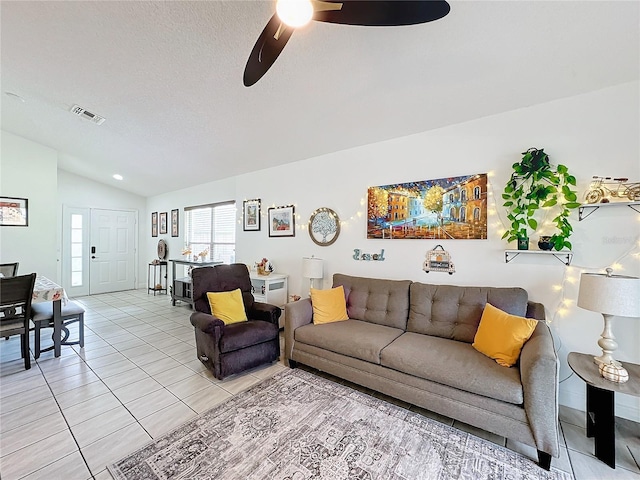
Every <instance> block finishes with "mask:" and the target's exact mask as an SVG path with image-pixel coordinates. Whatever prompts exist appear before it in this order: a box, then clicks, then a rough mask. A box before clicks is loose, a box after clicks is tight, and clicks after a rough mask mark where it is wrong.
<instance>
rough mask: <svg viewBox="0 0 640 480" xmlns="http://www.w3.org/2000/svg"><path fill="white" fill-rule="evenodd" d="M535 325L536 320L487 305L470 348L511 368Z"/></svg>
mask: <svg viewBox="0 0 640 480" xmlns="http://www.w3.org/2000/svg"><path fill="white" fill-rule="evenodd" d="M537 324H538V321H537V320H534V319H531V318H523V317H518V316H516V315H510V314H508V313H507V312H503V311H502V310H500V309H499V308H496V307H494V306H493V305H491V304H489V303H487V305H486V306H485V307H484V311H483V312H482V318H481V319H480V325H478V331H477V332H476V336H475V338H474V339H473V345H472V346H473V348H475V349H476V350H478V351H479V352H480V353H483V354H484V355H486V356H487V357H490V358H493V359H494V360H495V361H496V362H498V363H499V364H500V365H502V366H503V367H511V366H512V365H515V363H516V362H517V361H518V358H519V357H520V351H521V350H522V346H523V345H524V344H525V342H526V341H527V340H529V338H530V337H531V334H532V333H533V331H534V330H535V328H536V325H537Z"/></svg>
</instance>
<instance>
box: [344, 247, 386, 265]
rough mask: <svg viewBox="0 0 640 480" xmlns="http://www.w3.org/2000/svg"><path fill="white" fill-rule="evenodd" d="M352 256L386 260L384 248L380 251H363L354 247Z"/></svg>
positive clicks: (355, 258)
mask: <svg viewBox="0 0 640 480" xmlns="http://www.w3.org/2000/svg"><path fill="white" fill-rule="evenodd" d="M351 258H353V259H354V260H365V261H374V262H384V248H383V249H382V250H380V253H362V250H360V249H359V248H354V249H353V256H352V257H351Z"/></svg>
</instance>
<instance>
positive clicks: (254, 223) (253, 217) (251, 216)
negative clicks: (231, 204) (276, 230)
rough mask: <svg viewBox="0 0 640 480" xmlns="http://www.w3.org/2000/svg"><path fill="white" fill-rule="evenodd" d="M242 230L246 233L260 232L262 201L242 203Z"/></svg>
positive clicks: (254, 200)
mask: <svg viewBox="0 0 640 480" xmlns="http://www.w3.org/2000/svg"><path fill="white" fill-rule="evenodd" d="M242 211H243V215H242V229H243V230H244V231H245V232H258V231H260V199H259V198H254V199H253V200H245V201H244V202H242Z"/></svg>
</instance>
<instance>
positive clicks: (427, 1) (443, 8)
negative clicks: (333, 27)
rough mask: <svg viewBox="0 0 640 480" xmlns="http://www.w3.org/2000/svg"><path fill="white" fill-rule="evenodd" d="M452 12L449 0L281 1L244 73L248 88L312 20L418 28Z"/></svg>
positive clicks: (245, 83) (258, 41) (252, 53)
mask: <svg viewBox="0 0 640 480" xmlns="http://www.w3.org/2000/svg"><path fill="white" fill-rule="evenodd" d="M449 10H450V7H449V4H448V3H447V2H446V1H445V0H341V1H336V0H278V1H277V3H276V13H275V14H274V15H273V17H271V19H270V20H269V22H268V23H267V26H266V27H264V30H262V33H261V34H260V36H259V37H258V40H257V41H256V44H255V45H254V47H253V50H251V54H250V55H249V59H248V60H247V66H246V67H245V69H244V78H243V82H244V85H245V87H250V86H251V85H253V84H255V83H256V82H257V81H258V80H260V79H261V78H262V76H263V75H264V74H265V73H267V70H269V68H271V65H273V63H274V62H275V61H276V59H277V58H278V55H280V52H282V50H283V49H284V46H285V45H286V44H287V42H288V41H289V38H291V35H292V34H293V31H294V30H295V28H297V27H300V26H302V25H304V24H306V23H307V22H308V21H310V20H316V21H318V22H329V23H340V24H343V25H366V26H398V25H415V24H418V23H426V22H431V21H433V20H438V19H439V18H442V17H444V16H445V15H447V14H448V13H449Z"/></svg>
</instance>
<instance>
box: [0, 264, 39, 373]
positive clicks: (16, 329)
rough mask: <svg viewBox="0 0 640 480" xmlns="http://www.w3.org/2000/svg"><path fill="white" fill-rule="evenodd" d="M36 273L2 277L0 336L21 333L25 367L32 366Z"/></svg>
mask: <svg viewBox="0 0 640 480" xmlns="http://www.w3.org/2000/svg"><path fill="white" fill-rule="evenodd" d="M35 282H36V274H35V273H31V274H29V275H21V276H17V277H8V278H5V277H0V336H3V337H10V336H13V335H20V351H21V353H22V358H24V368H25V369H27V370H29V369H30V368H31V358H30V356H29V319H30V317H31V299H32V297H33V286H34V285H35Z"/></svg>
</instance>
